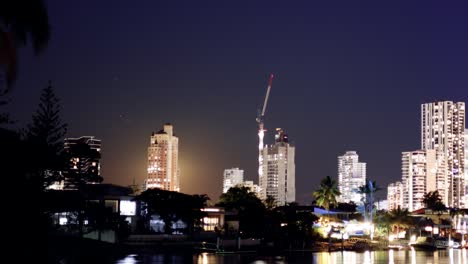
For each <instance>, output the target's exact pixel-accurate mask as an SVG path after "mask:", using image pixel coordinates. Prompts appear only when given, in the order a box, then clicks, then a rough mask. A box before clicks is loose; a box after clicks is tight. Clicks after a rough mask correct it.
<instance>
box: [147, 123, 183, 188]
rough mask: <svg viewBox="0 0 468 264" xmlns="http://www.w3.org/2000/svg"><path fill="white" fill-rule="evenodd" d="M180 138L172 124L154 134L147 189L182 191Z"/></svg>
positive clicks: (151, 140)
mask: <svg viewBox="0 0 468 264" xmlns="http://www.w3.org/2000/svg"><path fill="white" fill-rule="evenodd" d="M179 176H180V171H179V138H178V137H176V136H175V135H174V133H173V127H172V125H171V124H169V123H168V124H165V125H164V128H163V129H162V130H160V131H158V132H157V133H153V134H152V135H151V138H150V146H149V147H148V178H147V179H146V189H150V188H160V189H164V190H168V191H176V192H178V191H180V187H179Z"/></svg>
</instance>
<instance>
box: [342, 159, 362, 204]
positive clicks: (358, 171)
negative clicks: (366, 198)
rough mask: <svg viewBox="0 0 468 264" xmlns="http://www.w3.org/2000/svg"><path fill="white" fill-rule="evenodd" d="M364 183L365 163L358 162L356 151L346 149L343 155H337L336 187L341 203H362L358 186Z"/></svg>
mask: <svg viewBox="0 0 468 264" xmlns="http://www.w3.org/2000/svg"><path fill="white" fill-rule="evenodd" d="M364 184H366V163H365V162H359V156H358V154H357V153H356V151H347V152H346V153H345V154H344V155H343V156H338V188H339V190H340V193H341V196H340V199H339V200H340V201H341V202H343V203H349V202H354V203H355V204H359V203H362V198H363V195H361V194H359V193H358V192H357V191H358V188H359V187H360V186H363V185H364Z"/></svg>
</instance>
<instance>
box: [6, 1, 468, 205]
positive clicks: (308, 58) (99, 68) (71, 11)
mask: <svg viewBox="0 0 468 264" xmlns="http://www.w3.org/2000/svg"><path fill="white" fill-rule="evenodd" d="M47 3H48V9H49V17H50V24H51V27H52V38H51V41H50V43H49V46H48V48H47V50H46V52H45V53H44V54H42V55H41V56H40V57H34V56H33V55H32V51H31V49H30V48H23V49H21V50H20V65H19V67H20V68H19V79H18V81H17V83H16V86H15V88H14V92H13V93H12V96H11V100H12V101H11V103H10V106H9V109H10V112H11V113H12V116H13V118H14V119H16V120H18V122H17V124H16V127H23V126H24V125H25V124H26V123H27V122H29V121H30V120H31V114H32V113H33V111H35V109H36V108H37V105H38V101H39V95H40V91H41V89H42V88H44V87H45V86H46V85H47V81H48V80H49V79H50V80H52V81H53V85H54V87H55V89H56V92H57V94H58V96H59V97H60V99H61V102H62V106H63V119H64V120H65V121H66V122H67V123H68V124H69V131H68V136H70V137H78V136H82V135H93V136H96V137H97V138H100V139H102V144H103V150H102V151H103V158H102V176H103V177H104V181H105V182H108V183H115V184H121V185H128V184H130V183H131V182H132V180H133V179H134V178H135V180H136V181H137V182H138V183H141V182H143V180H144V179H145V178H146V156H147V147H148V144H149V138H150V135H151V132H152V131H157V130H159V129H161V128H162V125H163V124H164V123H166V122H171V123H172V124H173V125H174V129H175V133H176V134H177V135H178V136H179V138H180V146H179V151H180V164H181V191H183V192H186V193H206V194H208V195H209V196H210V197H211V199H212V200H214V201H216V200H217V199H218V197H219V195H220V193H221V190H222V174H223V170H224V169H225V168H231V167H241V168H243V169H245V176H246V178H247V179H248V180H254V181H255V182H257V181H258V177H257V155H258V150H257V145H258V138H257V123H256V122H255V117H256V114H257V109H258V108H260V107H261V104H262V103H263V98H264V95H265V92H266V86H267V82H268V76H269V74H270V73H274V74H275V80H274V81H273V88H272V91H271V95H270V102H269V105H268V109H267V113H266V119H265V127H266V128H267V129H268V130H269V132H268V133H267V136H266V142H267V143H271V142H272V141H273V131H274V129H275V128H276V127H281V128H283V129H284V130H285V131H286V132H287V133H288V134H289V138H290V140H292V141H293V142H294V144H295V145H296V196H297V200H298V201H299V202H300V203H310V202H311V200H312V191H313V190H315V189H316V188H317V186H318V183H319V181H320V179H321V178H323V177H325V176H326V175H330V176H332V177H333V178H336V177H337V156H338V155H341V154H343V153H344V152H345V151H347V150H355V151H357V152H358V154H359V155H360V159H361V161H364V162H367V176H368V178H370V179H374V180H377V182H378V184H379V185H380V186H383V187H386V185H387V184H388V183H390V182H393V181H396V180H399V179H400V178H401V171H400V168H401V161H400V160H401V152H402V151H409V150H415V149H418V148H420V135H419V133H420V132H419V130H420V105H421V103H424V102H429V101H434V100H454V101H464V102H467V101H468V3H467V2H466V1H458V2H455V1H401V2H399V1H397V2H396V1H349V0H348V1H301V2H298V1H155V0H149V1H115V0H114V1H95V0H80V1H62V0H53V1H52V0H49V1H47ZM385 189H386V188H385ZM384 195H386V190H383V191H381V194H380V196H384Z"/></svg>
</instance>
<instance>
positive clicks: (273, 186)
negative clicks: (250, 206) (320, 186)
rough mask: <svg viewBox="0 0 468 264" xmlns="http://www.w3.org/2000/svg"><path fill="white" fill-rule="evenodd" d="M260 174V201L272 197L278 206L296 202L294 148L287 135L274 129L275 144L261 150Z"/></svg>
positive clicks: (278, 129)
mask: <svg viewBox="0 0 468 264" xmlns="http://www.w3.org/2000/svg"><path fill="white" fill-rule="evenodd" d="M260 154H261V159H260V160H261V166H262V168H261V171H262V172H263V173H261V174H260V175H259V185H260V199H266V198H267V196H272V197H273V198H274V199H275V201H276V202H277V204H278V205H285V204H286V203H291V202H294V201H295V200H296V186H295V184H296V183H295V179H296V165H295V161H294V154H295V147H294V146H292V145H291V144H290V143H289V140H288V135H287V134H286V133H284V131H283V130H282V129H280V128H277V129H276V135H275V144H273V145H270V146H268V145H265V146H264V147H263V148H262V149H261V150H260Z"/></svg>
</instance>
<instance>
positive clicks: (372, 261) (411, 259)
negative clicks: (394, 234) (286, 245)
mask: <svg viewBox="0 0 468 264" xmlns="http://www.w3.org/2000/svg"><path fill="white" fill-rule="evenodd" d="M467 254H468V252H467V250H466V249H450V250H438V251H434V252H432V251H430V252H429V251H415V250H406V251H405V250H401V251H398V250H389V251H366V252H363V253H357V252H351V251H344V252H331V253H329V252H320V253H309V252H301V253H294V254H289V255H285V256H257V255H238V254H232V255H216V254H213V253H200V254H193V255H192V254H185V255H184V254H180V255H179V254H145V255H135V254H133V255H128V256H126V257H125V258H122V259H120V260H118V261H117V262H115V263H117V264H134V263H199V264H211V263H216V264H218V263H219V264H231V263H232V264H233V263H254V264H267V263H278V264H281V263H312V264H319V263H330V264H342V263H344V264H361V263H366V264H387V263H388V264H402V263H424V264H436V263H450V264H468V263H467V259H468V256H467Z"/></svg>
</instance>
